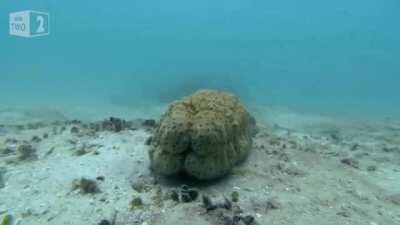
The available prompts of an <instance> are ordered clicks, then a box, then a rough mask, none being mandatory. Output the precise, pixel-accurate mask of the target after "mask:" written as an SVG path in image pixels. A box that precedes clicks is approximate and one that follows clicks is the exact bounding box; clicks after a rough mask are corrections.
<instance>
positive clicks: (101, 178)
mask: <svg viewBox="0 0 400 225" xmlns="http://www.w3.org/2000/svg"><path fill="white" fill-rule="evenodd" d="M96 180H99V181H104V180H105V178H104V176H98V177H96Z"/></svg>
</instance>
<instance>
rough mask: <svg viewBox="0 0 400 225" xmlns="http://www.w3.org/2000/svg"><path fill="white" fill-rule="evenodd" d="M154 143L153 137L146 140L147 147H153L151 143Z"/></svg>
mask: <svg viewBox="0 0 400 225" xmlns="http://www.w3.org/2000/svg"><path fill="white" fill-rule="evenodd" d="M152 141H153V136H150V137H149V138H147V139H146V142H145V144H146V145H151V142H152Z"/></svg>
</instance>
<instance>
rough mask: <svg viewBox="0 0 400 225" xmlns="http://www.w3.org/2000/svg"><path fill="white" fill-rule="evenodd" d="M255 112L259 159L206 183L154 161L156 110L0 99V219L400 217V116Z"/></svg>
mask: <svg viewBox="0 0 400 225" xmlns="http://www.w3.org/2000/svg"><path fill="white" fill-rule="evenodd" d="M157 110H158V111H162V110H159V108H158V109H157ZM254 112H255V115H256V117H257V118H258V126H259V132H258V134H257V135H256V137H255V138H254V146H253V149H252V152H251V154H250V155H249V157H248V159H247V160H246V161H245V162H244V163H242V164H240V165H238V166H237V167H235V168H234V169H233V171H232V172H231V174H230V175H228V176H227V177H225V178H222V179H219V180H216V181H212V182H206V183H200V182H197V181H194V180H190V179H188V178H184V177H181V178H163V177H158V176H156V175H154V174H152V173H151V171H150V169H149V158H148V155H147V151H148V148H149V146H148V140H149V137H151V135H152V132H153V129H154V128H153V124H152V121H151V120H144V119H151V118H146V117H150V116H146V115H151V117H152V118H153V119H155V120H157V119H158V118H155V116H153V115H154V114H157V113H154V114H151V113H137V114H134V113H133V114H132V115H136V116H137V115H142V117H141V118H121V119H126V121H125V122H124V121H123V120H119V119H112V120H110V119H109V118H108V117H106V116H104V117H103V119H98V118H99V116H97V117H93V118H95V119H87V118H86V117H85V119H81V118H76V117H75V118H74V117H71V116H70V115H71V114H69V115H65V114H63V113H60V112H59V111H57V110H46V111H43V112H41V111H40V110H39V111H34V112H33V111H31V110H30V111H29V110H28V111H24V110H22V109H7V110H0V124H2V125H1V126H0V224H1V219H2V218H3V217H5V216H6V215H10V216H11V217H12V218H13V220H14V221H13V222H14V223H13V224H19V225H28V224H29V225H46V224H49V225H50V224H51V225H54V224H57V225H98V224H100V225H108V224H111V225H134V224H140V225H145V224H147V225H234V224H260V225H264V224H265V225H267V224H268V225H292V224H295V225H312V224H315V225H321V224H324V225H334V224H335V225H336V224H354V225H358V224H359V225H391V224H393V225H395V224H400V122H399V121H396V120H394V119H390V118H387V119H382V120H380V121H367V120H364V121H355V120H348V119H346V120H345V119H337V118H330V117H327V116H315V115H310V114H301V113H296V112H291V111H288V110H273V109H264V108H258V109H255V110H254ZM127 114H129V113H126V115H127ZM143 115H145V116H143ZM77 119H79V120H77ZM54 121H57V122H54ZM188 190H189V192H190V195H189V197H188V196H187V195H186V194H187V193H188ZM207 200H210V201H211V203H210V202H208V201H207Z"/></svg>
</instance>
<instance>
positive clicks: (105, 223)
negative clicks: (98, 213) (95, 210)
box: [98, 220, 111, 225]
mask: <svg viewBox="0 0 400 225" xmlns="http://www.w3.org/2000/svg"><path fill="white" fill-rule="evenodd" d="M98 225H111V222H110V221H108V220H102V221H100V223H98Z"/></svg>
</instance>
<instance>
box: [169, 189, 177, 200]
mask: <svg viewBox="0 0 400 225" xmlns="http://www.w3.org/2000/svg"><path fill="white" fill-rule="evenodd" d="M170 197H171V199H172V200H173V201H175V202H179V194H178V192H177V191H176V190H172V191H171V193H170Z"/></svg>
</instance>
